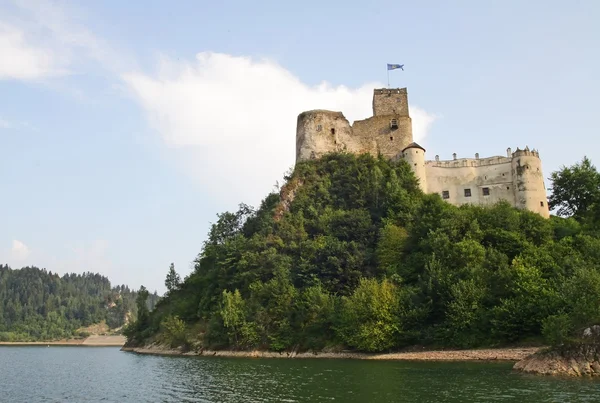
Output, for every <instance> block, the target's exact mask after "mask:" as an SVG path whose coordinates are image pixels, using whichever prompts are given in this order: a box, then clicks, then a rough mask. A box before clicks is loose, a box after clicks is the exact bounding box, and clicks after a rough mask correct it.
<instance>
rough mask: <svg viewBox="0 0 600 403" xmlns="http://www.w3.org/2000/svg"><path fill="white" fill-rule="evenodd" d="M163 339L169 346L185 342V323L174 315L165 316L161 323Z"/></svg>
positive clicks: (173, 346)
mask: <svg viewBox="0 0 600 403" xmlns="http://www.w3.org/2000/svg"><path fill="white" fill-rule="evenodd" d="M161 328H162V332H163V340H164V341H165V342H166V343H167V344H169V346H170V347H172V348H175V347H179V346H181V345H184V344H185V343H186V342H187V338H186V334H185V323H184V322H183V321H182V320H181V319H179V317H177V316H176V315H175V316H167V317H166V318H165V319H164V320H163V321H162V323H161Z"/></svg>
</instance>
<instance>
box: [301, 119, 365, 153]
mask: <svg viewBox="0 0 600 403" xmlns="http://www.w3.org/2000/svg"><path fill="white" fill-rule="evenodd" d="M362 148H363V147H362V144H361V142H360V141H357V140H356V139H355V138H354V137H353V136H352V128H351V127H350V123H348V120H347V119H346V118H345V117H344V115H343V114H342V113H341V112H331V111H324V110H314V111H308V112H303V113H301V114H300V115H299V116H298V123H297V126H296V161H300V160H306V159H315V158H319V157H321V156H322V155H323V154H326V153H328V152H336V151H348V152H352V153H358V152H360V150H361V149H362Z"/></svg>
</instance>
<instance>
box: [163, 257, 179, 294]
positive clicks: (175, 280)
mask: <svg viewBox="0 0 600 403" xmlns="http://www.w3.org/2000/svg"><path fill="white" fill-rule="evenodd" d="M180 283H181V278H180V277H179V274H177V272H176V271H175V264H173V263H171V266H169V272H168V273H167V278H166V279H165V287H167V290H168V291H169V292H172V291H174V290H176V289H177V288H178V287H179V285H180Z"/></svg>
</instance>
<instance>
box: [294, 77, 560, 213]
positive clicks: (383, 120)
mask: <svg viewBox="0 0 600 403" xmlns="http://www.w3.org/2000/svg"><path fill="white" fill-rule="evenodd" d="M340 151H345V152H351V153H355V154H362V153H369V154H372V155H374V156H377V155H383V156H385V157H387V158H389V159H393V160H398V159H403V160H405V161H406V162H407V163H408V164H409V165H410V166H411V168H412V169H413V172H414V173H415V176H416V177H417V179H418V180H419V186H420V187H421V189H422V190H423V191H424V192H426V193H438V194H440V195H441V196H442V199H444V200H446V201H448V202H449V203H452V204H455V205H461V204H467V203H470V204H480V205H491V204H494V203H497V202H498V201H500V200H506V201H508V202H509V203H511V204H512V205H513V206H515V207H518V208H522V209H527V210H531V211H534V212H536V213H538V214H540V215H542V216H543V217H548V216H549V210H548V205H547V196H546V187H545V185H544V177H543V173H542V172H543V171H542V165H541V160H540V158H539V153H538V151H536V150H535V149H533V150H529V147H525V149H524V150H521V149H519V148H517V150H516V151H515V152H512V151H511V149H510V148H508V149H507V150H506V156H493V157H486V158H479V154H475V158H456V154H453V159H452V160H440V159H439V156H437V155H436V157H435V160H429V161H426V160H425V153H426V151H425V149H424V148H423V147H421V146H420V145H418V144H417V143H415V142H413V135H412V120H411V118H410V115H409V107H408V92H407V89H406V88H378V89H374V90H373V116H372V117H370V118H368V119H364V120H357V121H355V122H354V123H353V124H352V125H350V122H348V120H347V119H346V118H345V117H344V114H343V113H342V112H335V111H328V110H322V109H316V110H312V111H306V112H302V113H301V114H300V115H298V122H297V126H296V161H301V160H306V159H314V158H319V157H321V156H322V155H324V154H327V153H330V152H340Z"/></svg>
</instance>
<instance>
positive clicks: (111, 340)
mask: <svg viewBox="0 0 600 403" xmlns="http://www.w3.org/2000/svg"><path fill="white" fill-rule="evenodd" d="M125 341H126V339H125V337H124V336H100V335H92V336H90V337H88V338H85V339H68V340H54V341H0V346H65V347H66V346H69V347H73V346H74V347H123V345H124V344H125Z"/></svg>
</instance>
